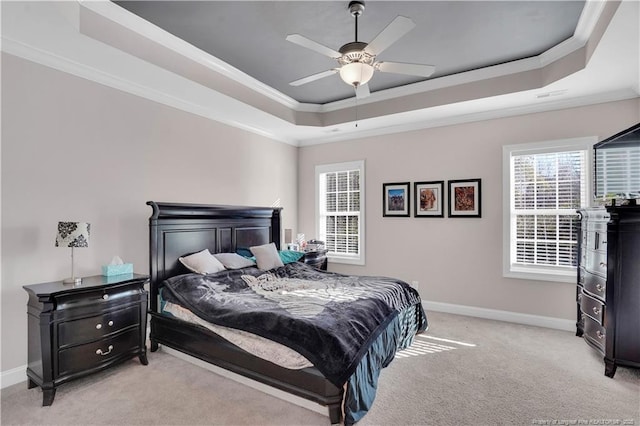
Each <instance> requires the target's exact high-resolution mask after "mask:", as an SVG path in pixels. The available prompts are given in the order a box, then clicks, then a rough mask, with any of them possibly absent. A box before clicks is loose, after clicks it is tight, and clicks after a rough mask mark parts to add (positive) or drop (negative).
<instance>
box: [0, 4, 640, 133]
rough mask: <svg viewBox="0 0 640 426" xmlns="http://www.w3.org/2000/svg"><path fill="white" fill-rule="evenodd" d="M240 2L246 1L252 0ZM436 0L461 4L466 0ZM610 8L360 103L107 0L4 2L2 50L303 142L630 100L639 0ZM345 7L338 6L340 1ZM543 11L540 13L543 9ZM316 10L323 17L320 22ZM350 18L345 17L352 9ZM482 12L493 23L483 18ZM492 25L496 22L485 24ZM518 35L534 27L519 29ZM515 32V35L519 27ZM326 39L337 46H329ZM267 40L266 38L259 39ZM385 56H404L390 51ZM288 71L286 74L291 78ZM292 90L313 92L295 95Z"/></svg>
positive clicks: (636, 90) (638, 89)
mask: <svg viewBox="0 0 640 426" xmlns="http://www.w3.org/2000/svg"><path fill="white" fill-rule="evenodd" d="M237 3H240V4H241V6H242V8H244V9H246V6H247V5H248V3H243V2H237ZM303 3H305V2H303ZM306 3H309V4H310V3H314V4H315V3H318V2H306ZM385 3H387V2H385ZM390 3H393V2H390ZM402 3H405V2H402ZM415 3H429V2H415ZM475 3H477V2H475ZM480 3H482V2H480ZM499 3H503V5H504V4H507V5H509V4H517V3H518V2H514V3H511V2H499ZM252 4H254V3H252ZM328 4H329V3H328ZM331 4H333V3H331ZM442 4H444V5H450V4H454V5H455V6H456V7H459V8H461V7H463V6H464V4H465V3H464V2H442ZM580 4H582V2H580ZM487 5H488V4H487ZM414 6H418V5H417V4H416V5H414ZM423 6H424V5H423ZM616 6H617V3H615V2H606V1H605V2H601V1H587V2H586V4H585V6H584V10H583V11H582V14H581V15H580V18H579V20H578V23H577V25H576V28H575V30H574V31H573V36H572V37H570V38H569V39H568V40H565V41H563V42H560V43H559V44H558V45H556V46H555V47H551V48H548V47H545V49H546V50H545V51H543V52H542V53H540V54H536V55H534V56H530V57H526V58H524V59H519V58H518V57H517V56H518V52H517V51H514V52H513V53H512V54H513V55H516V56H512V57H511V59H510V62H507V63H502V64H498V65H494V66H484V67H482V68H480V69H474V70H471V71H465V72H458V73H456V74H453V75H434V78H431V79H428V80H425V81H420V82H415V83H411V84H405V85H403V86H401V87H391V88H385V87H383V86H373V87H372V89H375V90H377V91H374V92H373V93H372V95H371V96H370V97H369V98H367V99H365V100H359V101H358V103H357V106H356V103H355V99H354V98H353V97H350V98H347V99H341V100H337V101H330V102H325V103H322V99H320V98H317V94H315V95H295V98H294V97H293V96H291V94H289V95H288V94H285V93H283V91H280V90H277V89H276V88H274V87H272V86H270V85H268V84H266V83H265V82H261V81H258V80H257V79H256V78H254V77H252V76H251V75H250V73H253V74H255V71H251V68H250V67H249V68H245V71H244V72H243V71H241V70H240V68H241V66H240V65H236V66H237V67H234V66H232V65H233V64H231V65H230V64H227V63H225V62H223V61H222V60H220V59H219V58H216V57H213V56H211V55H210V54H208V53H206V52H204V51H203V50H200V49H199V48H197V47H195V46H194V45H192V44H189V43H187V42H186V41H184V40H182V39H179V38H177V37H175V36H174V35H172V34H170V33H168V32H167V31H165V30H163V29H160V28H159V27H157V26H155V25H153V24H151V23H149V22H148V21H145V20H143V19H141V18H140V17H138V16H137V15H134V14H133V13H130V12H129V11H126V10H124V9H123V8H121V7H119V6H118V5H116V4H114V3H111V2H108V1H66V2H13V1H12V2H6V1H3V2H2V4H1V7H2V50H3V51H6V52H8V53H11V54H14V55H17V56H20V57H23V58H26V59H29V60H32V61H35V62H39V63H42V64H44V65H47V66H50V67H53V68H56V69H60V70H63V71H65V72H69V73H72V74H75V75H78V76H81V77H83V78H88V79H91V80H94V81H97V82H99V83H101V84H105V85H109V86H111V87H114V88H117V89H119V90H125V91H127V92H130V93H134V94H136V95H139V96H143V97H146V98H149V99H152V100H155V101H157V102H162V103H165V104H168V105H171V106H174V107H177V108H180V109H183V110H186V111H190V112H192V113H195V114H199V115H202V116H205V117H209V118H212V119H215V120H217V121H221V122H224V123H227V124H230V125H233V126H236V127H240V128H243V129H246V130H248V131H251V132H255V133H258V134H261V135H264V136H267V137H270V138H273V139H276V140H279V141H283V142H286V143H291V144H294V145H307V144H313V143H324V142H332V141H340V140H346V139H352V138H358V137H364V136H369V135H376V134H388V133H394V132H400V131H406V130H412V129H419V128H426V127H434V126H441V125H449V124H456V123H462V122H468V121H475V120H483V119H488V118H494V117H503V116H510V115H517V114H525V113H531V112H537V111H546V110H554V109H560V108H567V107H573V106H579V105H587V104H593V103H598V102H607V101H614V100H621V99H629V98H637V97H639V94H640V66H639V63H640V57H639V52H640V7H639V2H637V1H635V0H625V1H623V2H622V3H621V4H620V5H619V6H617V7H616ZM375 7H376V2H367V10H366V11H365V15H364V16H363V17H362V18H361V21H360V25H362V23H363V22H365V21H366V18H367V16H368V15H369V14H371V15H373V16H375V14H374V13H373V12H371V10H374V9H375ZM242 8H241V9H242ZM341 12H342V13H345V14H346V12H345V11H344V10H342V11H341ZM389 13H391V14H393V10H391V12H389V11H387V14H386V15H384V16H381V17H378V18H377V20H376V21H375V22H376V25H375V26H376V27H383V26H384V22H389V21H390V20H391V19H392V17H393V15H389ZM527 13H528V15H527V14H525V18H521V19H526V16H536V15H535V13H534V11H532V10H531V9H529V11H528V12H527ZM403 14H409V13H408V11H405V13H403ZM548 14H549V13H546V15H548ZM492 15H493V14H492ZM542 15H545V13H542V12H541V15H540V16H542ZM390 16H391V17H390ZM410 17H411V18H412V19H414V20H416V21H421V19H422V18H421V17H422V15H419V16H418V17H416V16H410ZM320 18H322V16H320V17H319V18H318V22H321V20H320ZM346 18H347V19H352V18H350V16H348V14H347V17H346ZM335 19H337V18H335ZM567 19H568V18H567ZM298 20H299V18H298ZM371 20H372V21H373V20H374V18H371ZM381 22H382V24H380V23H381ZM482 22H483V23H486V24H487V25H489V23H488V22H486V20H485V21H482ZM552 22H553V21H552ZM283 25H285V24H284V23H282V22H280V21H279V22H278V23H277V25H276V27H277V28H278V31H280V32H283V33H288V32H289V31H288V30H287V29H283V28H281V27H282V26H283ZM327 25H328V24H327ZM443 25H444V26H445V27H446V25H445V24H444V23H443ZM496 25H498V23H497V21H496V22H491V23H490V25H489V26H491V27H495V26H496ZM317 26H321V24H320V23H319V24H318V25H317ZM480 26H481V25H480ZM297 28H298V31H297V32H300V33H303V34H304V35H306V36H308V37H309V38H312V39H314V40H317V41H321V42H323V43H325V44H331V42H327V41H325V40H321V37H320V36H317V35H316V34H315V33H314V32H313V31H311V30H312V28H310V32H308V33H307V32H304V31H303V29H304V28H306V27H305V26H304V25H303V26H302V28H303V29H300V27H297ZM245 29H246V28H245ZM379 29H381V28H376V30H374V33H373V34H374V35H375V33H377V31H378V30H379ZM247 30H248V29H247ZM413 31H416V29H414V30H413ZM413 31H412V32H413ZM419 31H420V30H419ZM512 31H513V30H512ZM527 31H529V30H527ZM496 32H499V31H498V30H497V29H495V28H494V29H493V30H492V31H489V33H490V34H494V33H496ZM248 34H250V33H248ZM479 34H480V32H477V33H476V32H475V31H472V29H469V31H466V32H465V34H460V36H459V37H460V39H462V40H464V38H465V37H467V38H474V36H475V37H479ZM523 34H526V35H527V37H529V36H531V37H534V36H533V35H531V33H529V32H525V31H524V30H523ZM558 34H559V35H556V40H555V41H554V43H555V42H557V40H558V37H560V38H562V37H563V36H562V35H561V32H560V33H558ZM255 37H257V38H259V35H256V36H255ZM340 37H342V36H340ZM340 37H339V38H340ZM405 37H409V35H407V36H405ZM421 37H424V36H421ZM514 37H515V38H516V39H517V34H516V35H514ZM363 38H364V37H363ZM276 39H278V40H279V37H276ZM402 40H403V39H401V40H400V41H399V42H398V43H402ZM445 41H446V40H443V41H442V42H445ZM457 41H458V42H459V40H457ZM256 42H258V41H256ZM538 42H539V43H543V42H544V41H540V40H539V41H538ZM548 42H549V41H548V40H547V41H546V43H548ZM284 44H285V45H286V43H284ZM519 44H520V43H515V44H512V46H516V47H517V46H518V45H519ZM522 46H523V48H525V47H526V49H528V51H529V52H531V49H532V47H531V45H527V46H525V43H524V42H523V43H522ZM539 46H542V44H539V45H538V48H539ZM287 47H289V46H287ZM291 47H292V48H295V49H300V50H301V51H302V52H299V55H298V56H300V55H307V54H308V56H309V57H313V56H316V55H317V54H316V53H314V52H312V51H308V52H306V50H305V49H302V48H300V47H298V46H295V45H292V46H291ZM330 47H332V48H336V46H334V45H333V44H331V45H330ZM264 49H265V50H267V51H269V50H270V49H274V48H268V47H266V45H265V47H264ZM401 50H402V49H401ZM401 50H396V51H390V52H389V54H390V55H391V53H393V54H394V55H398V56H400V55H402V54H404V53H402V52H401ZM491 50H492V49H490V48H487V49H486V51H487V52H490V51H491ZM523 51H524V50H523ZM439 55H441V56H440V57H441V58H445V57H446V55H444V56H442V54H439ZM525 55H526V53H525ZM317 56H319V55H317ZM481 56H482V55H481ZM239 57H241V55H239ZM487 57H490V54H489V53H487ZM320 58H321V59H327V58H322V57H320ZM481 59H482V58H476V59H474V60H475V61H478V60H481ZM388 60H398V61H405V62H409V61H407V60H406V59H405V58H401V57H395V56H394V57H389V58H388ZM426 60H428V59H425V61H426ZM448 60H450V58H449V59H448ZM443 61H444V59H443ZM454 62H455V61H454ZM434 65H436V66H437V65H438V64H437V63H436V64H434ZM317 66H318V65H317V63H316V62H314V61H313V60H312V59H309V61H308V62H307V61H306V56H305V59H304V66H302V65H301V66H300V67H299V68H298V67H291V72H299V73H303V74H304V73H305V72H307V73H313V72H315V71H316V70H315V69H314V70H313V71H311V72H309V70H310V69H311V68H315V67H317ZM461 66H462V67H463V68H464V67H468V66H469V64H466V65H465V64H463V65H461ZM305 67H306V68H305ZM447 67H448V68H447V69H450V70H453V69H454V67H455V64H454V63H453V62H450V63H449V64H448V65H447ZM318 71H321V70H318ZM454 72H455V71H454ZM267 74H270V73H267ZM276 74H278V72H276ZM444 74H447V73H446V72H445V73H444ZM291 75H293V74H289V75H287V76H283V77H282V78H284V80H286V81H289V80H288V79H290V78H291ZM270 78H273V75H272V76H271V77H268V76H267V77H262V79H263V80H265V81H267V82H269V81H272V80H270ZM332 78H335V79H334V80H333V82H334V83H335V84H336V85H344V83H342V82H341V81H340V80H339V79H338V78H337V76H333V77H331V78H328V79H326V80H331V79H332ZM374 78H378V76H377V75H376V76H375V77H374ZM329 83H331V81H329ZM272 84H273V86H278V84H281V83H277V84H276V83H272ZM384 84H387V85H390V86H393V85H395V83H389V82H386V83H384ZM345 86H346V85H345ZM347 88H348V87H347ZM305 96H309V97H308V98H305ZM331 96H334V97H335V96H337V98H341V97H343V95H339V94H338V95H331ZM298 99H300V100H305V99H315V100H316V101H317V102H315V103H309V102H307V103H303V102H300V100H298ZM356 117H358V119H357V126H356V124H355V123H356ZM639 121H640V117H639Z"/></svg>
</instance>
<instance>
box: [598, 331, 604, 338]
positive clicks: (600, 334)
mask: <svg viewBox="0 0 640 426" xmlns="http://www.w3.org/2000/svg"><path fill="white" fill-rule="evenodd" d="M596 336H598V339H604V333H603V332H602V331H600V330H597V331H596Z"/></svg>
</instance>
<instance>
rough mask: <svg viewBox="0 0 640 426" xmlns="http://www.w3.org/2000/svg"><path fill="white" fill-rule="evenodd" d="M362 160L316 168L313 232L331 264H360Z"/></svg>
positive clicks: (362, 215)
mask: <svg viewBox="0 0 640 426" xmlns="http://www.w3.org/2000/svg"><path fill="white" fill-rule="evenodd" d="M364 182H365V180H364V161H353V162H349V163H337V164H325V165H319V166H316V191H317V192H316V200H317V208H316V212H317V217H316V226H317V229H316V233H317V235H318V238H319V239H320V240H321V241H324V242H325V243H326V248H327V250H328V254H327V257H328V258H329V261H331V262H337V263H351V264H356V265H364V229H365V228H364Z"/></svg>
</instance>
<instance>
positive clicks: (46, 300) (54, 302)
mask: <svg viewBox="0 0 640 426" xmlns="http://www.w3.org/2000/svg"><path fill="white" fill-rule="evenodd" d="M148 279H149V277H148V276H146V275H139V274H123V275H116V276H113V277H104V276H101V275H96V276H92V277H85V278H83V279H82V283H81V284H80V285H75V286H74V285H73V284H63V283H62V281H56V282H50V283H42V284H33V285H26V286H23V288H24V289H25V290H26V291H27V293H28V294H29V301H28V302H27V315H28V333H29V343H28V346H29V349H28V365H27V377H28V379H29V382H28V385H27V386H28V388H29V389H31V388H34V387H36V386H40V387H41V388H42V405H43V406H45V405H51V404H53V399H54V398H55V395H56V388H57V387H58V386H59V385H61V384H63V383H65V382H68V381H70V380H73V379H76V378H79V377H83V376H86V375H88V374H91V373H95V372H97V371H101V370H104V369H105V368H108V367H110V366H112V365H114V364H116V363H118V362H121V361H125V360H128V359H130V358H131V357H134V356H138V358H140V362H141V363H142V364H143V365H147V364H148V361H147V348H146V346H145V342H146V329H147V292H146V291H145V290H144V284H145V283H146V282H147V281H148Z"/></svg>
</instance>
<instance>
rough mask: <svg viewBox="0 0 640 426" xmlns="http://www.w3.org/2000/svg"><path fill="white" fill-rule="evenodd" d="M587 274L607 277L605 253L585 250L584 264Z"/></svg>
mask: <svg viewBox="0 0 640 426" xmlns="http://www.w3.org/2000/svg"><path fill="white" fill-rule="evenodd" d="M585 267H586V268H587V271H588V272H592V273H594V274H598V275H600V276H603V277H606V276H607V253H606V252H601V251H595V250H587V263H586V264H585Z"/></svg>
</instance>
